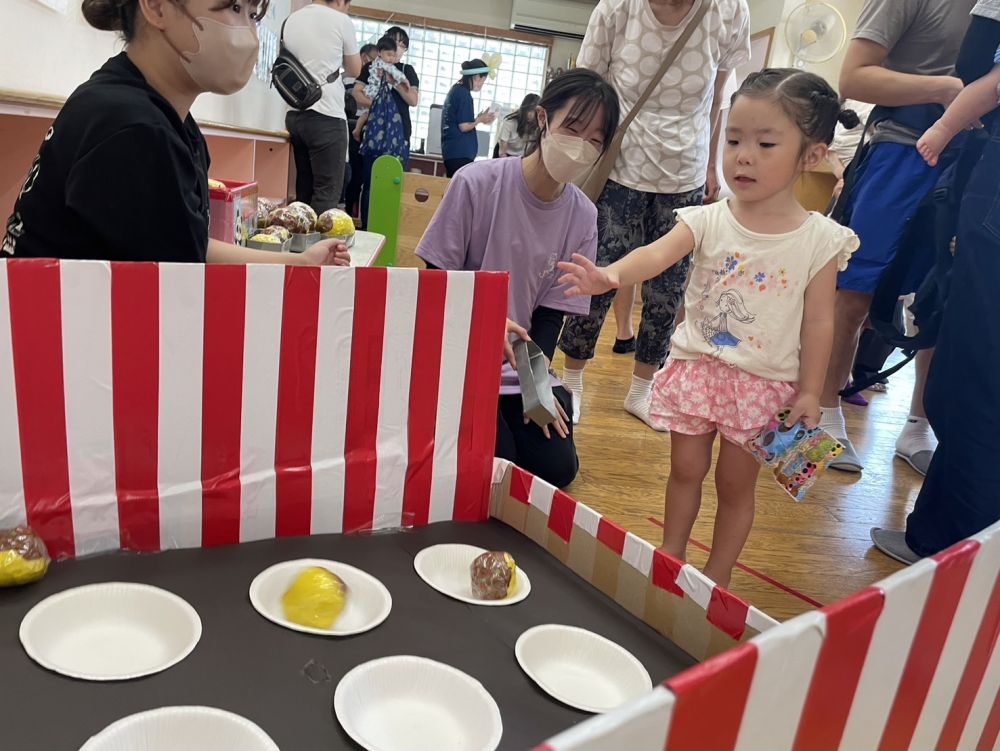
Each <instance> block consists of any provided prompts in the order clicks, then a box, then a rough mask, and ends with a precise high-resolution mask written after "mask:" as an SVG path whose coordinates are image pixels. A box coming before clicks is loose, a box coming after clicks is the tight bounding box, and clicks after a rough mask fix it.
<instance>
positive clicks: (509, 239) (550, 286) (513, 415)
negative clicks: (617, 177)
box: [417, 69, 619, 487]
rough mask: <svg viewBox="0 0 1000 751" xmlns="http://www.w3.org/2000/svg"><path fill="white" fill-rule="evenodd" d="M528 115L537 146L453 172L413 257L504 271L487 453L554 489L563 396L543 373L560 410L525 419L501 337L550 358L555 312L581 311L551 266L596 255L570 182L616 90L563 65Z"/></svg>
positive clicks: (604, 139) (602, 128) (587, 160)
mask: <svg viewBox="0 0 1000 751" xmlns="http://www.w3.org/2000/svg"><path fill="white" fill-rule="evenodd" d="M536 113H537V118H538V120H537V121H538V138H539V148H537V149H534V150H533V151H532V152H531V155H530V156H527V157H525V158H524V159H491V160H486V161H481V162H475V163H473V164H470V165H467V166H466V167H464V168H463V169H462V170H461V171H459V172H458V173H457V174H456V175H455V177H454V178H452V181H451V185H450V186H449V188H448V192H447V193H446V194H445V197H444V200H443V201H442V202H441V205H440V206H439V207H438V210H437V212H436V213H435V214H434V218H433V219H432V220H431V223H430V225H429V226H428V227H427V231H426V232H425V233H424V236H423V238H422V239H421V241H420V244H419V245H418V246H417V255H418V256H419V257H420V258H422V259H423V260H424V261H425V262H426V263H427V266H428V268H440V269H450V270H464V271H505V272H507V273H508V274H510V294H509V297H508V301H507V334H508V341H507V343H506V347H505V351H506V357H507V361H506V362H504V363H503V364H502V369H501V381H500V399H499V404H498V407H497V441H496V455H497V456H499V457H502V458H504V459H509V460H510V461H513V462H514V463H516V464H518V465H519V466H521V467H523V468H524V469H526V470H528V471H529V472H531V473H533V474H535V475H537V476H538V477H541V478H542V479H543V480H546V481H547V482H549V483H551V484H553V485H555V486H557V487H564V486H566V485H568V484H569V483H570V482H572V481H573V478H574V477H576V472H577V469H578V468H579V462H578V460H577V456H576V447H575V446H574V444H573V429H572V424H571V422H570V420H569V419H568V417H567V414H568V413H569V412H570V411H571V410H572V400H571V398H570V394H569V392H568V391H567V390H566V389H565V388H563V386H562V385H561V384H560V383H559V382H558V380H556V379H555V377H554V376H553V377H552V380H553V393H554V394H555V397H556V402H557V405H558V407H559V412H560V416H559V417H558V418H557V419H556V420H555V421H553V422H552V423H551V424H550V425H547V426H545V427H543V428H542V427H538V426H537V425H535V424H534V423H531V422H529V421H528V420H527V419H526V418H525V417H524V407H523V403H522V401H521V388H520V384H519V382H518V378H517V372H516V370H515V369H514V368H513V367H512V363H513V360H514V355H513V349H512V347H511V344H510V341H509V337H510V336H511V335H515V336H519V337H521V338H522V339H529V338H530V339H531V340H533V341H534V342H535V343H536V344H537V345H538V346H539V347H540V348H541V350H542V351H543V352H544V353H545V356H546V357H547V358H549V360H551V359H552V355H553V353H554V351H555V347H556V340H557V339H558V337H559V331H560V329H561V328H562V323H563V318H564V316H566V315H567V314H569V315H579V314H586V313H587V312H588V311H589V310H590V300H589V298H567V297H565V296H564V295H563V293H562V289H561V288H559V287H558V286H557V282H556V276H557V274H556V264H557V263H558V262H559V261H563V260H569V258H570V256H572V254H573V253H581V254H583V255H585V256H587V257H588V258H590V259H593V258H595V257H596V255H597V210H596V209H595V208H594V205H593V203H591V202H590V201H589V200H588V199H587V197H586V196H585V195H584V194H583V193H582V192H581V191H580V190H579V188H577V187H576V186H575V185H573V181H574V180H576V179H577V178H578V177H580V176H581V175H582V174H584V173H585V172H586V171H587V170H588V169H589V168H590V167H592V166H593V165H594V163H595V162H596V161H597V159H598V158H599V157H600V155H601V154H602V153H603V152H604V150H605V149H606V148H607V145H608V143H609V142H610V141H611V138H612V136H613V135H614V132H615V129H616V128H617V126H618V117H619V106H618V96H617V94H616V93H615V91H614V89H613V88H611V86H609V85H608V84H607V83H605V82H604V80H603V79H601V77H600V76H598V75H597V74H596V73H593V72H591V71H589V70H583V69H578V70H573V71H570V72H568V73H564V74H562V75H560V76H559V77H557V78H555V79H553V80H552V81H551V82H550V83H549V85H548V86H547V87H546V88H545V91H544V92H543V93H542V98H541V101H540V102H539V104H538V108H537V110H536Z"/></svg>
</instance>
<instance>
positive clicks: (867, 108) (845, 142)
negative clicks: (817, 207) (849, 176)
mask: <svg viewBox="0 0 1000 751" xmlns="http://www.w3.org/2000/svg"><path fill="white" fill-rule="evenodd" d="M843 105H844V109H847V110H852V111H854V112H855V113H856V114H857V116H858V120H859V121H860V122H858V124H857V125H855V126H854V127H853V128H848V127H847V126H846V125H840V124H838V125H837V130H836V131H834V133H833V143H831V144H830V150H829V151H828V152H827V153H826V161H827V162H829V164H830V169H832V170H833V176H834V177H836V178H837V184H836V185H835V186H834V189H833V198H832V202H836V200H837V198H838V197H839V196H840V191H842V190H843V189H844V173H845V172H846V171H847V168H848V167H849V166H850V164H851V162H852V161H854V155H855V154H856V153H857V151H858V144H859V143H861V136H862V135H863V134H864V132H865V126H866V125H867V124H868V117H869V116H870V115H871V113H872V110H873V109H875V105H874V104H868V103H867V102H859V101H857V100H856V99H844V100H843ZM832 205H833V203H831V208H832Z"/></svg>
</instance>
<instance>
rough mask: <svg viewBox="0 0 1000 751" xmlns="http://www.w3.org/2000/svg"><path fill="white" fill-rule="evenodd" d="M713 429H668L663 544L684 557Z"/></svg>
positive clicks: (708, 463) (698, 504) (709, 456)
mask: <svg viewBox="0 0 1000 751" xmlns="http://www.w3.org/2000/svg"><path fill="white" fill-rule="evenodd" d="M713 443H715V432H714V431H713V432H711V433H706V434H704V435H684V434H683V433H677V432H671V433H670V477H669V479H668V480H667V495H666V500H665V502H664V509H663V515H664V519H663V545H662V549H663V551H664V552H666V553H667V554H669V555H672V556H673V557H674V558H678V559H680V560H682V561H683V560H685V558H686V555H687V542H688V538H689V537H690V536H691V527H693V526H694V520H695V519H697V518H698V509H699V508H701V485H702V483H703V482H704V481H705V476H706V475H707V474H708V470H709V468H710V467H711V466H712V444H713Z"/></svg>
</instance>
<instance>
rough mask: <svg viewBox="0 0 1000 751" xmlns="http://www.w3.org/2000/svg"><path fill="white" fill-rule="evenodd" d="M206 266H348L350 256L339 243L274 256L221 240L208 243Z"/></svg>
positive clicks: (341, 242) (324, 241) (344, 246)
mask: <svg viewBox="0 0 1000 751" xmlns="http://www.w3.org/2000/svg"><path fill="white" fill-rule="evenodd" d="M205 260H206V262H208V263H230V264H247V263H277V264H281V265H283V266H350V265H351V254H350V252H349V251H348V250H347V245H345V244H344V242H343V241H341V240H320V241H319V242H318V243H315V244H314V245H312V246H310V248H309V249H308V250H306V251H305V252H304V253H275V252H273V251H270V250H255V249H254V248H244V247H242V246H239V245H230V244H229V243H224V242H221V241H220V240H209V241H208V252H207V253H206V254H205Z"/></svg>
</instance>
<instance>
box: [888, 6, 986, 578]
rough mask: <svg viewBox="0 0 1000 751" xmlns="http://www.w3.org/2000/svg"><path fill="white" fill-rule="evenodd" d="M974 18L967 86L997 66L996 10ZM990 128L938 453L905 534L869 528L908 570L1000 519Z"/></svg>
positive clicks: (953, 333)
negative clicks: (921, 559)
mask: <svg viewBox="0 0 1000 751" xmlns="http://www.w3.org/2000/svg"><path fill="white" fill-rule="evenodd" d="M973 13H974V14H977V15H973V19H972V24H971V25H970V27H969V31H968V33H967V35H966V37H965V42H964V43H963V46H962V52H961V55H960V57H959V65H958V73H959V75H960V76H961V77H962V79H963V80H964V81H966V82H969V81H973V80H975V79H977V78H979V77H981V76H982V75H984V74H985V73H986V72H987V71H988V70H989V69H990V68H991V67H992V63H993V57H994V53H995V52H996V50H997V47H998V46H1000V8H998V7H997V3H995V2H989V0H986V1H984V2H980V3H979V5H978V6H977V7H976V9H975V10H974V11H973ZM979 13H982V15H978V14H979ZM984 122H985V123H986V124H987V127H989V128H991V134H990V140H989V142H988V143H987V145H986V147H985V150H984V151H983V154H982V157H981V158H980V160H979V162H978V164H977V165H976V168H975V170H974V171H973V172H972V176H971V178H970V180H969V184H968V186H967V187H966V189H965V193H964V194H963V196H962V204H961V206H962V208H961V213H960V215H959V224H958V239H957V242H956V246H955V263H954V266H953V269H952V278H951V290H950V293H949V295H948V301H947V303H946V306H945V314H944V320H943V322H942V326H941V333H940V335H939V338H938V343H937V352H936V354H935V356H934V362H933V364H932V366H931V370H930V373H929V374H928V378H927V387H926V392H925V395H924V407H925V409H926V411H927V417H928V419H929V420H930V423H931V426H932V427H933V428H934V432H935V433H936V434H937V437H938V448H937V451H936V452H935V454H934V458H933V459H932V460H931V464H930V467H929V468H928V470H927V478H926V479H925V480H924V484H923V487H921V489H920V495H919V496H918V497H917V502H916V505H915V506H914V509H913V512H912V513H911V514H910V515H909V517H908V518H907V520H906V531H905V532H902V531H898V530H888V529H878V528H875V529H873V530H872V540H873V541H874V542H875V545H876V547H877V548H878V549H879V550H881V551H882V552H883V553H885V554H886V555H888V556H891V557H892V558H895V559H897V560H899V561H902V562H904V563H913V562H915V561H917V560H918V559H920V558H922V557H925V556H929V555H934V554H935V553H938V552H940V551H941V550H944V549H945V548H947V547H949V546H951V545H953V544H955V543H957V542H959V541H961V540H963V539H965V538H966V537H969V536H971V535H974V534H976V533H978V532H980V531H981V530H983V529H985V528H986V527H988V526H990V525H991V524H994V523H995V522H997V521H998V520H1000V462H998V461H997V449H996V444H995V442H996V436H998V435H1000V378H997V372H998V370H1000V354H998V353H1000V318H998V316H997V314H996V289H995V280H996V279H998V278H1000V181H998V180H997V175H998V174H1000V113H998V111H997V110H994V112H993V114H992V116H991V117H989V118H984Z"/></svg>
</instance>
